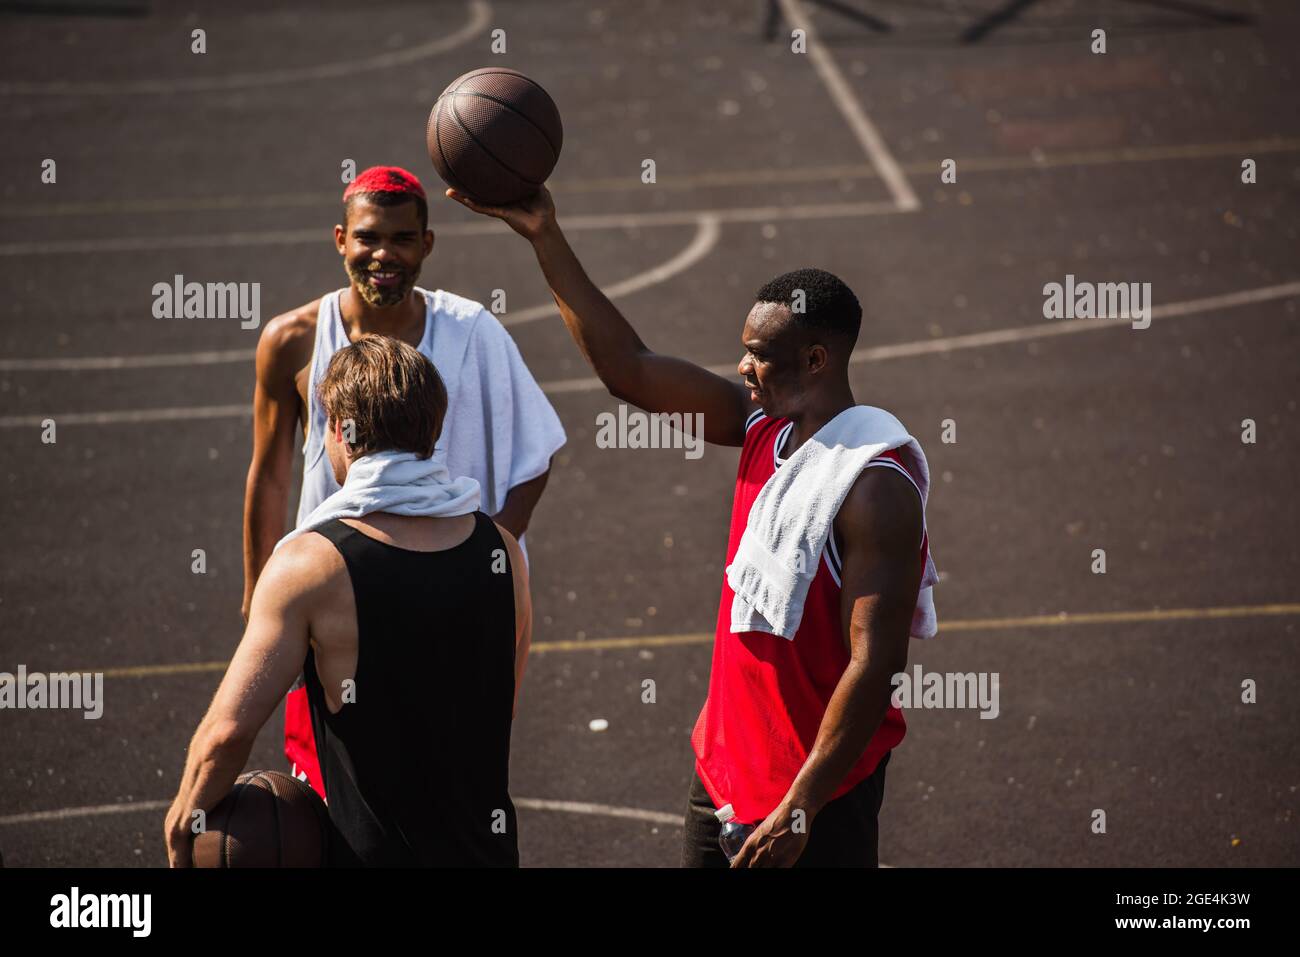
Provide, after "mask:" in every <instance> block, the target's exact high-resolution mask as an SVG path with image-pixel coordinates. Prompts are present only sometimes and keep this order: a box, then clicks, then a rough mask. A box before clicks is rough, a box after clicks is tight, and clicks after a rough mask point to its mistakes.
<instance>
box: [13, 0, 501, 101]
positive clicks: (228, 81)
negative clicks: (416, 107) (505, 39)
mask: <svg viewBox="0 0 1300 957" xmlns="http://www.w3.org/2000/svg"><path fill="white" fill-rule="evenodd" d="M491 17H492V7H491V6H489V5H488V3H487V2H486V0H470V3H469V19H468V20H467V21H466V23H465V25H464V26H463V27H461V28H460V29H459V30H457V31H456V32H454V33H450V34H447V35H446V36H440V37H438V38H437V39H436V40H430V41H429V42H428V43H421V44H419V45H418V46H413V47H407V48H406V49H404V50H394V51H392V52H390V53H379V54H375V55H374V56H369V57H364V58H362V59H359V60H346V61H342V62H330V61H329V60H328V58H325V60H324V62H321V63H316V64H313V65H312V66H303V67H287V68H285V69H282V70H265V71H262V72H258V73H231V74H227V75H226V76H212V77H176V78H174V79H168V80H139V81H128V82H122V83H111V82H105V83H72V82H55V83H25V82H21V81H9V82H0V96H104V95H114V94H123V95H128V96H139V95H149V94H166V93H200V92H206V91H209V90H241V89H248V88H250V87H251V88H257V89H261V88H262V87H266V86H274V85H279V84H283V83H301V82H303V81H307V80H328V79H332V78H336V77H341V76H354V75H356V74H358V73H367V72H370V71H372V70H387V69H389V68H391V67H395V66H401V65H403V64H406V63H415V62H418V61H420V60H427V59H428V58H429V57H431V56H436V55H437V54H439V53H445V52H446V51H448V50H452V49H455V48H456V47H458V46H460V45H462V44H464V43H467V42H469V41H470V40H473V39H475V38H478V37H481V36H482V34H483V32H484V31H485V30H486V29H487V27H488V24H489V22H490V21H491ZM186 36H187V37H188V34H186Z"/></svg>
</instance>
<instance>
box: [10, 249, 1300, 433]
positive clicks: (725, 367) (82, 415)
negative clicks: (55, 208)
mask: <svg viewBox="0 0 1300 957" xmlns="http://www.w3.org/2000/svg"><path fill="white" fill-rule="evenodd" d="M699 240H700V234H697V241H699ZM692 245H694V243H693V244H692ZM689 249H690V247H688V249H687V250H683V252H682V253H679V254H678V255H679V257H681V256H685V255H687V253H688V251H689ZM671 262H672V261H671V260H670V263H671ZM668 266H669V263H665V264H664V265H663V266H661V267H658V268H661V269H664V268H668ZM629 281H630V280H629ZM1293 296H1300V281H1297V282H1286V283H1280V284H1278V285H1275V286H1260V287H1259V288H1256V289H1241V290H1238V291H1237V292H1229V293H1223V294H1221V295H1217V296H1205V297H1203V298H1201V299H1188V300H1184V301H1183V302H1170V303H1165V304H1164V305H1162V306H1154V307H1152V309H1151V319H1152V321H1153V322H1154V321H1155V320H1156V319H1162V320H1164V319H1177V318H1179V317H1182V316H1193V315H1198V314H1200V313H1205V312H1213V311H1215V310H1218V309H1231V308H1235V307H1237V306H1246V305H1252V304H1255V303H1261V302H1271V301H1273V300H1278V299H1289V298H1291V297H1293ZM1129 325H1130V322H1129V321H1128V320H1126V319H1068V320H1044V324H1042V325H1033V326H1011V327H1008V328H1005V329H993V330H989V331H988V332H974V333H968V334H966V335H960V336H943V337H941V338H936V339H919V340H916V341H913V342H898V343H893V344H892V345H884V346H872V347H870V348H867V349H857V350H855V351H854V352H853V355H852V356H851V357H850V360H849V361H850V362H852V363H860V362H882V361H885V360H888V359H903V358H910V357H912V356H923V355H931V354H934V353H947V352H956V351H959V350H962V349H980V348H984V347H987V346H998V345H1007V344H1009V343H1013V342H1026V341H1029V340H1031V339H1045V338H1048V337H1051V336H1061V335H1070V334H1073V333H1076V332H1088V331H1091V330H1095V329H1117V328H1127V327H1128V326H1129ZM209 355H211V354H209ZM249 357H250V358H251V352H250V353H249ZM10 361H30V360H10ZM65 361H66V360H65ZM0 368H4V367H3V366H0ZM707 368H708V369H709V371H711V372H714V373H717V374H718V375H724V376H730V375H732V374H734V373H735V364H734V363H719V364H717V365H713V366H708V367H707ZM541 388H542V391H543V392H545V393H546V394H548V395H560V394H563V393H568V392H591V391H596V390H599V389H603V388H604V385H603V384H602V383H601V381H600V379H598V378H596V377H595V376H588V377H585V378H580V379H559V380H553V381H550V382H543V383H541ZM252 414H253V410H252V406H251V405H250V404H249V403H246V402H245V403H239V404H236V405H209V406H187V407H180V408H161V409H123V410H117V411H112V412H62V413H47V414H45V415H9V416H0V429H18V428H40V427H41V423H42V422H43V421H44V420H45V419H47V418H53V419H54V420H55V421H56V422H57V423H58V424H59V425H124V424H125V425H133V424H140V423H144V422H169V421H189V420H196V419H222V418H240V417H251V416H252Z"/></svg>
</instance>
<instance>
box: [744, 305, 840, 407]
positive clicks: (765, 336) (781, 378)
mask: <svg viewBox="0 0 1300 957" xmlns="http://www.w3.org/2000/svg"><path fill="white" fill-rule="evenodd" d="M740 342H741V346H742V347H743V348H744V350H745V355H744V357H743V358H742V359H741V360H740V364H739V365H738V366H736V371H737V372H739V373H740V375H741V378H742V379H744V381H745V386H746V388H748V389H749V390H750V398H752V399H753V400H754V401H755V402H757V403H758V404H759V405H761V406H762V407H763V411H764V412H765V413H767V414H768V415H769V416H772V417H773V418H780V417H785V416H791V415H796V414H798V412H799V411H800V410H801V409H802V408H803V405H804V401H805V397H806V395H807V392H808V390H809V388H811V387H812V385H813V383H812V381H811V379H812V377H813V376H815V375H816V374H817V373H818V372H819V371H820V370H821V369H822V368H824V367H825V365H826V349H825V347H824V346H821V345H817V344H810V343H809V336H808V333H807V332H806V331H805V330H804V329H802V328H800V327H799V326H798V325H797V324H796V323H795V322H794V319H793V316H792V315H791V313H790V307H789V306H786V305H783V304H781V303H775V302H757V303H755V304H754V308H753V309H751V310H749V315H748V316H747V317H746V318H745V328H744V330H743V331H742V332H741V336H740Z"/></svg>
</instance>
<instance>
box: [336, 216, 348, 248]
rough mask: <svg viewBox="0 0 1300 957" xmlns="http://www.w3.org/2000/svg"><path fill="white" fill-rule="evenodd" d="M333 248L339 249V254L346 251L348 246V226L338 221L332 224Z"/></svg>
mask: <svg viewBox="0 0 1300 957" xmlns="http://www.w3.org/2000/svg"><path fill="white" fill-rule="evenodd" d="M334 248H335V249H337V250H338V251H339V255H340V256H342V255H343V254H344V253H345V252H347V248H348V228H347V227H346V226H340V225H339V224H338V223H335V224H334Z"/></svg>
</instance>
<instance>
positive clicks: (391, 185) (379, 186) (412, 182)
mask: <svg viewBox="0 0 1300 957" xmlns="http://www.w3.org/2000/svg"><path fill="white" fill-rule="evenodd" d="M354 193H406V194H408V195H411V196H418V197H419V198H420V199H424V198H425V196H424V187H423V186H421V185H420V181H419V179H417V178H416V176H415V174H414V173H410V172H407V171H406V170H404V169H402V168H401V167H400V166H372V167H370V169H368V170H365V171H363V172H362V173H361V175H360V176H358V177H357V178H356V179H354V180H353V181H352V182H351V183H349V184H348V188H347V189H345V190H344V191H343V202H345V203H346V202H347V201H348V200H349V199H350V198H351V197H352V195H353V194H354Z"/></svg>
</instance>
